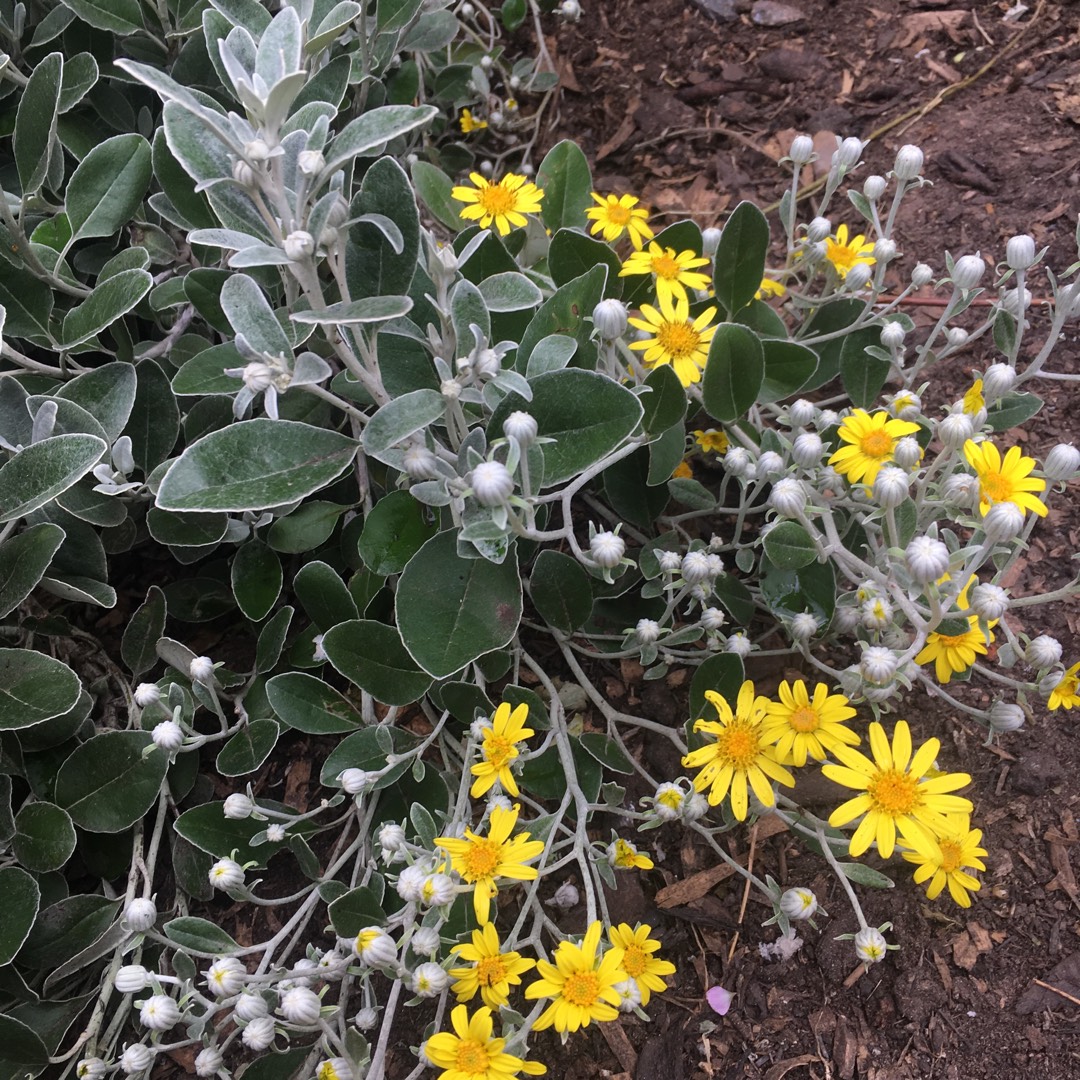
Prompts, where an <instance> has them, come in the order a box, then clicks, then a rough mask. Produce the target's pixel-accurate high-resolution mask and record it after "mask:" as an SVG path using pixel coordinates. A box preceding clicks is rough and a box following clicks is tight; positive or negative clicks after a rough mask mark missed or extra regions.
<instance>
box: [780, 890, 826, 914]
mask: <svg viewBox="0 0 1080 1080" xmlns="http://www.w3.org/2000/svg"><path fill="white" fill-rule="evenodd" d="M817 907H818V902H817V897H816V896H815V895H814V894H813V893H812V892H811V891H810V890H809V889H804V888H794V889H787V890H786V891H785V892H784V893H783V895H781V897H780V910H781V911H782V912H783V913H784V914H785V915H786V916H787V917H788V918H789V919H793V920H795V921H798V920H800V919H809V918H812V917H813V914H814V912H815V911H817Z"/></svg>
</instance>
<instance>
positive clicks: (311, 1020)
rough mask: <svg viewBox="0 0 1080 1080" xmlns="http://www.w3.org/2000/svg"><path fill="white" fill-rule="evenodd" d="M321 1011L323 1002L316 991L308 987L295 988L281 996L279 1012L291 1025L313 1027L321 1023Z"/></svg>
mask: <svg viewBox="0 0 1080 1080" xmlns="http://www.w3.org/2000/svg"><path fill="white" fill-rule="evenodd" d="M321 1009H322V1002H321V1001H320V1000H319V995H318V994H316V993H315V991H314V990H309V989H308V988H307V987H306V986H294V987H293V988H292V989H291V990H286V991H285V993H284V994H282V995H281V1005H280V1006H279V1008H278V1012H280V1013H281V1015H282V1016H284V1017H285V1019H286V1020H287V1021H288V1022H289V1023H290V1024H300V1025H301V1026H303V1027H312V1026H313V1025H314V1024H317V1023H318V1022H319V1013H320V1011H321Z"/></svg>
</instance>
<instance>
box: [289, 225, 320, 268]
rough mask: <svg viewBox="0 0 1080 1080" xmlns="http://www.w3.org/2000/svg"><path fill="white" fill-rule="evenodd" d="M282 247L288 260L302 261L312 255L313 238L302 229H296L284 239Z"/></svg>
mask: <svg viewBox="0 0 1080 1080" xmlns="http://www.w3.org/2000/svg"><path fill="white" fill-rule="evenodd" d="M282 247H283V248H284V249H285V254H286V255H287V256H288V258H290V259H292V261H293V262H300V261H301V260H302V259H306V258H308V256H310V255H313V254H314V252H315V237H313V236H312V235H311V233H309V232H305V231H304V230H303V229H297V230H296V231H295V232H291V233H289V235H288V236H286V237H285V242H284V243H283V244H282Z"/></svg>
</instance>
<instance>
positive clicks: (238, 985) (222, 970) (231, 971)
mask: <svg viewBox="0 0 1080 1080" xmlns="http://www.w3.org/2000/svg"><path fill="white" fill-rule="evenodd" d="M246 982H247V968H245V967H244V965H243V964H242V963H241V962H240V961H239V960H238V959H237V958H236V957H235V956H224V957H222V958H221V959H220V960H215V961H214V962H213V963H212V964H211V965H210V967H209V968H207V969H206V985H207V986H208V987H209V988H210V992H211V993H212V994H213V995H214V996H215V997H232V996H233V994H239V993H240V991H241V990H243V989H244V984H245V983H246Z"/></svg>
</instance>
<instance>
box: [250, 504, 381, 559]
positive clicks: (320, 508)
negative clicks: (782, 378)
mask: <svg viewBox="0 0 1080 1080" xmlns="http://www.w3.org/2000/svg"><path fill="white" fill-rule="evenodd" d="M376 505H378V504H376ZM348 509H349V507H348V506H342V505H341V504H340V503H332V502H324V501H323V500H322V499H312V500H311V501H309V502H306V503H304V504H303V506H300V507H298V508H297V509H296V510H294V511H293V512H292V513H291V514H286V515H285V516H284V517H280V518H278V519H277V521H275V522H274V524H273V525H271V526H270V531H269V533H267V536H266V541H267V543H268V544H269V545H270V547H272V548H273V549H274V550H275V551H280V552H282V553H284V554H288V555H302V554H304V552H306V551H314V550H315V549H316V548H317V547H320V546H321V545H323V544H325V543H326V541H327V540H329V539H330V535H331V533H333V531H334V529H335V528H336V527H337V523H338V519H339V518H340V517H341V515H342V514H344V513H345V512H346V511H347V510H348Z"/></svg>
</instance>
